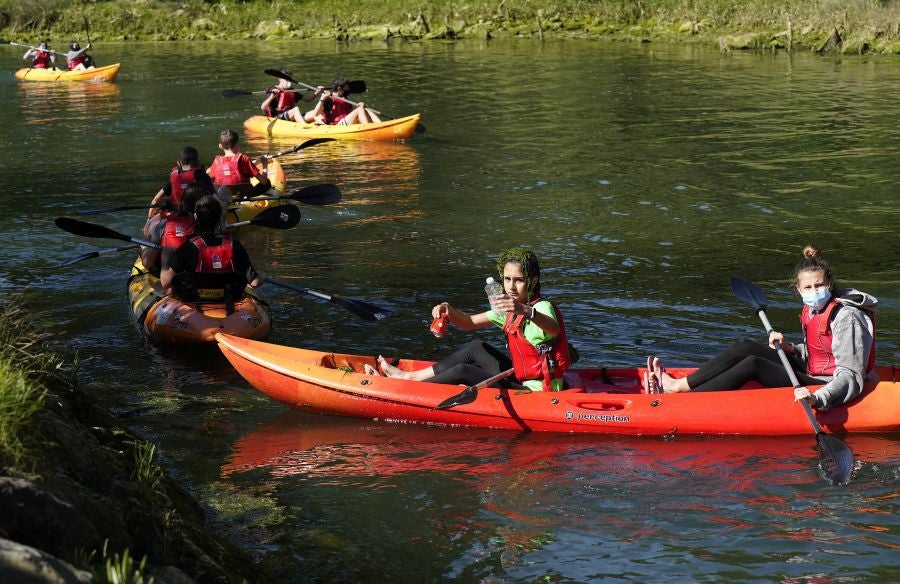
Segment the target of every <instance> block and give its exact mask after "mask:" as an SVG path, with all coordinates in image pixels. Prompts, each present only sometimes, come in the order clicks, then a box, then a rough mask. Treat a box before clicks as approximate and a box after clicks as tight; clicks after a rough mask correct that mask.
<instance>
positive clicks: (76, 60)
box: [66, 53, 87, 71]
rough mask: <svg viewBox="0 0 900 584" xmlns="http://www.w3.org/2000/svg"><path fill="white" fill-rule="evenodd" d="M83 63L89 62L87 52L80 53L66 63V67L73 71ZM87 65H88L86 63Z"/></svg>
mask: <svg viewBox="0 0 900 584" xmlns="http://www.w3.org/2000/svg"><path fill="white" fill-rule="evenodd" d="M82 63H87V53H81V54H80V55H78V56H77V57H75V58H74V59H72V60H71V61H69V64H68V65H66V69H68V70H69V71H71V70H72V69H74V68H75V67H77V66H79V65H81V64H82ZM85 66H87V65H85Z"/></svg>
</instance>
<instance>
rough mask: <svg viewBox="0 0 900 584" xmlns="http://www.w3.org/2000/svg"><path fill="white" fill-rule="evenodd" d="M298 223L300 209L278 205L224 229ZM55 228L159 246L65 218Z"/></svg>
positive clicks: (93, 254)
mask: <svg viewBox="0 0 900 584" xmlns="http://www.w3.org/2000/svg"><path fill="white" fill-rule="evenodd" d="M299 222H300V209H298V208H297V207H296V206H294V205H280V206H278V207H272V208H271V209H266V210H264V211H262V212H261V213H260V214H259V215H257V216H256V217H254V218H253V219H250V220H248V221H240V222H238V223H232V224H230V225H226V226H225V227H226V228H229V229H231V228H234V227H243V226H245V225H257V226H259V227H268V228H270V229H290V228H291V227H295V226H296V225H297V224H298V223H299ZM55 223H56V226H57V227H59V228H60V229H62V230H63V231H68V232H69V233H74V234H75V235H83V236H85V237H97V238H104V239H122V240H124V241H130V242H132V243H133V244H137V245H143V246H145V247H151V248H153V249H159V248H160V246H159V244H157V243H153V242H152V241H144V240H141V239H135V238H131V237H129V236H127V235H124V234H122V233H118V232H116V231H113V230H111V229H107V228H106V227H103V226H101V225H95V224H93V223H87V222H84V221H78V220H77V219H69V218H67V217H59V218H58V219H56V221H55ZM133 247H135V245H123V246H120V247H114V248H111V249H101V250H97V251H91V252H88V253H85V254H81V255H80V256H76V257H74V258H72V259H69V260H66V261H64V262H63V263H61V264H59V265H58V266H56V267H57V268H63V267H66V266H71V265H72V264H75V263H78V262H80V261H83V260H89V259H93V258H98V257H100V256H105V255H109V254H113V253H116V252H119V251H125V250H128V249H132V248H133Z"/></svg>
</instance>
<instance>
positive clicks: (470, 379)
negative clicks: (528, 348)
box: [426, 340, 521, 387]
mask: <svg viewBox="0 0 900 584" xmlns="http://www.w3.org/2000/svg"><path fill="white" fill-rule="evenodd" d="M432 367H433V368H434V377H431V378H429V379H426V381H428V382H430V383H449V384H451V385H456V384H463V385H475V384H476V383H479V382H481V381H484V380H485V379H487V378H489V377H493V376H494V375H497V374H498V373H500V372H501V371H506V370H507V369H509V368H510V367H512V360H511V359H510V358H509V356H508V355H506V354H504V353H503V352H501V351H498V350H497V349H495V348H494V347H492V346H491V345H489V344H487V343H485V342H484V341H479V340H475V341H472V342H470V343H469V344H468V345H465V346H463V347H460V348H459V349H457V350H456V352H455V353H453V354H452V355H450V356H449V357H447V358H445V359H441V360H440V361H438V362H437V363H435V364H434V365H433V366H432ZM500 385H501V386H503V387H521V386H519V385H518V384H516V383H513V382H511V381H510V378H509V377H508V378H506V379H505V380H503V381H501V382H500Z"/></svg>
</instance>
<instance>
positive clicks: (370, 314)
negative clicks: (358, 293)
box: [330, 296, 394, 322]
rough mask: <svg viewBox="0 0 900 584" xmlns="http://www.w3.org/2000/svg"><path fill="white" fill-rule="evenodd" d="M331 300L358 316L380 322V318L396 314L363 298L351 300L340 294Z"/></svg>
mask: <svg viewBox="0 0 900 584" xmlns="http://www.w3.org/2000/svg"><path fill="white" fill-rule="evenodd" d="M330 302H334V303H335V304H337V305H339V306H343V307H344V308H346V309H347V310H349V311H350V312H352V313H353V314H355V315H356V316H358V317H360V318H362V319H364V320H368V321H371V322H378V321H379V320H384V319H386V318H390V317H391V316H392V315H393V314H394V313H393V312H391V311H390V310H387V309H386V308H379V307H378V306H375V305H374V304H369V303H368V302H363V301H362V300H351V299H349V298H341V297H340V296H332V297H331V299H330Z"/></svg>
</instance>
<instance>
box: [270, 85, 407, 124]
mask: <svg viewBox="0 0 900 584" xmlns="http://www.w3.org/2000/svg"><path fill="white" fill-rule="evenodd" d="M263 73H265V74H266V75H271V76H273V77H278V78H279V79H285V80H287V81H290V82H291V83H294V84H296V85H301V86H303V87H306V88H307V89H312V90H315V89H316V88H315V87H313V86H312V85H307V84H306V83H303V82H301V81H297V80H295V79H294V78H293V77H291V76H290V75H287V74H286V73H282V72H281V71H279V70H278V69H266V70H265V71H263ZM351 83H353V82H352V81H351ZM350 89H351V93H354V92H353V91H352V89H353V86H352V85H351V86H350ZM332 98H334V99H339V100H341V101H345V102H347V103H349V104H350V105H357V103H356V102H355V101H353V100H350V99H347V98H346V97H338V96H337V95H332ZM368 109H370V110H372V111H373V112H375V113H376V114H378V115H379V116H381V117H383V118H387V119H391V118H392V116H389V115H387V114H385V113H382V112H380V111H378V110H377V109H373V108H368ZM416 133H417V134H424V133H425V126H424V125H422V123H421V122H420V123H417V124H416Z"/></svg>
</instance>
